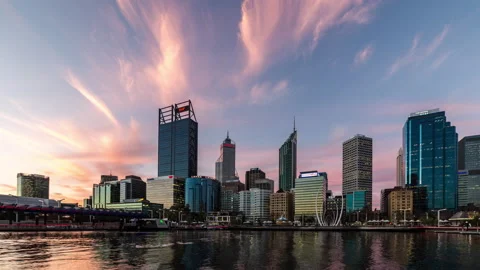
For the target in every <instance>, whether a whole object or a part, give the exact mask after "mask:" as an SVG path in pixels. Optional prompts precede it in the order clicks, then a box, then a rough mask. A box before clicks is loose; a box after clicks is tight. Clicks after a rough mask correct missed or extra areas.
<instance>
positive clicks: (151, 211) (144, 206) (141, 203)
mask: <svg viewBox="0 0 480 270" xmlns="http://www.w3.org/2000/svg"><path fill="white" fill-rule="evenodd" d="M105 208H106V209H112V210H123V211H126V212H142V213H143V214H145V215H147V216H149V217H150V218H160V217H161V216H162V211H161V210H163V205H161V204H157V203H151V202H149V201H148V200H137V199H133V200H132V199H127V200H126V201H124V202H122V203H107V205H106V207H105Z"/></svg>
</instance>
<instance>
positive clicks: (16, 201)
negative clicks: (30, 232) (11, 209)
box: [8, 194, 18, 223]
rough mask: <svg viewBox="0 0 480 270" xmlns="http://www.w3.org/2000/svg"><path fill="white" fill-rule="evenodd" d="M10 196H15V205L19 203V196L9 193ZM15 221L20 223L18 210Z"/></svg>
mask: <svg viewBox="0 0 480 270" xmlns="http://www.w3.org/2000/svg"><path fill="white" fill-rule="evenodd" d="M8 196H12V197H14V198H15V207H16V206H17V205H18V196H15V195H12V194H8ZM15 222H16V223H18V211H16V212H15Z"/></svg>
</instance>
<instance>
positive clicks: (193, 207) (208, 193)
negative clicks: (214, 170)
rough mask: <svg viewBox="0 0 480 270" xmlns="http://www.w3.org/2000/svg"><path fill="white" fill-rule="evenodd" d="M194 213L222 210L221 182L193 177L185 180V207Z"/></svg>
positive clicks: (202, 177)
mask: <svg viewBox="0 0 480 270" xmlns="http://www.w3.org/2000/svg"><path fill="white" fill-rule="evenodd" d="M187 205H188V207H189V208H190V211H191V212H194V213H202V212H203V213H208V212H213V211H219V210H220V182H219V181H218V180H216V179H214V178H211V177H207V176H193V177H189V178H187V179H186V180H185V206H187Z"/></svg>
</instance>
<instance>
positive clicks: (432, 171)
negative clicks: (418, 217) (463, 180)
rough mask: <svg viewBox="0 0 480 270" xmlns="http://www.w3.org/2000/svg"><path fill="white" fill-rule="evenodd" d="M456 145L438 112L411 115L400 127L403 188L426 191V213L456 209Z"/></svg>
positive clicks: (454, 136) (452, 131)
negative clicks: (404, 186)
mask: <svg viewBox="0 0 480 270" xmlns="http://www.w3.org/2000/svg"><path fill="white" fill-rule="evenodd" d="M457 144H458V135H457V132H456V129H455V126H452V125H451V124H450V122H447V117H446V116H445V112H443V111H440V110H439V109H434V110H428V111H420V112H416V113H411V114H410V117H408V119H407V121H406V122H405V125H404V126H403V151H404V164H405V185H406V186H425V187H426V188H427V197H428V206H427V208H428V210H434V209H443V208H446V209H450V210H455V209H456V208H457V185H458V177H457V167H458V166H457V165H458V164H457Z"/></svg>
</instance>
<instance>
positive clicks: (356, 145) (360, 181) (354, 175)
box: [342, 134, 373, 210]
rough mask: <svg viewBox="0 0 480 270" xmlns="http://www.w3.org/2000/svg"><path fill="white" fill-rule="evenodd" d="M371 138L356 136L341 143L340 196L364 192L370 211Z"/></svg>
mask: <svg viewBox="0 0 480 270" xmlns="http://www.w3.org/2000/svg"><path fill="white" fill-rule="evenodd" d="M372 147H373V141H372V138H369V137H367V136H365V135H360V134H357V135H355V137H353V138H351V139H349V140H347V141H345V142H344V143H343V164H342V173H343V182H342V194H343V195H347V194H348V193H350V192H354V191H359V190H365V191H366V203H367V207H368V209H370V210H371V209H372Z"/></svg>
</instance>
